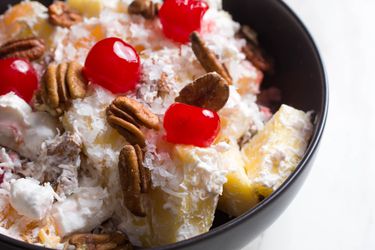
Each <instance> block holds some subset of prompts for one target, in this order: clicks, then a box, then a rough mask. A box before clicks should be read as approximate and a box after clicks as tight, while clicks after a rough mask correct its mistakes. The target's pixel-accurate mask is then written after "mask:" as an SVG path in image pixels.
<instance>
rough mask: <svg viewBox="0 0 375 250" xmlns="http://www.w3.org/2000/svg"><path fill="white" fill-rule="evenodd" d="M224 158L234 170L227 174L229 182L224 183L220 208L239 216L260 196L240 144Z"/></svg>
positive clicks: (225, 154) (254, 203)
mask: <svg viewBox="0 0 375 250" xmlns="http://www.w3.org/2000/svg"><path fill="white" fill-rule="evenodd" d="M223 159H225V164H226V166H227V168H228V169H230V168H231V170H232V171H231V172H229V174H228V175H227V182H226V183H225V184H224V188H223V194H222V196H220V200H219V204H218V208H219V209H220V210H222V211H223V212H226V213H227V214H230V215H232V216H239V215H241V214H242V213H244V212H246V211H247V210H248V209H249V207H253V206H255V205H256V204H257V203H258V202H259V198H258V196H257V195H256V193H255V190H254V187H253V186H252V183H251V181H250V179H249V177H248V176H247V174H246V171H245V162H244V160H243V159H242V155H241V152H240V150H239V149H238V146H237V148H236V147H232V148H231V150H230V151H228V152H226V153H224V155H223Z"/></svg>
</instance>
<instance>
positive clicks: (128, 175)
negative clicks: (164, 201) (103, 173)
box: [118, 145, 151, 217]
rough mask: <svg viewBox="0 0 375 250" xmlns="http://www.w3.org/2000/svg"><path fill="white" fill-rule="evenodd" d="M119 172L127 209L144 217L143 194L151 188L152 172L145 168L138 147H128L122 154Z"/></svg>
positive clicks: (125, 147)
mask: <svg viewBox="0 0 375 250" xmlns="http://www.w3.org/2000/svg"><path fill="white" fill-rule="evenodd" d="M118 167H119V172H120V181H121V187H122V191H123V194H124V202H125V205H126V207H127V208H128V209H129V211H131V212H132V213H133V214H134V215H136V216H140V217H144V216H146V212H145V209H144V206H143V203H142V196H141V194H142V193H147V192H148V190H149V188H150V185H151V184H150V183H151V176H150V170H149V169H147V168H145V167H144V166H143V153H142V150H141V148H140V147H139V146H138V145H135V146H132V145H126V146H124V148H123V149H122V150H121V152H120V157H119V163H118Z"/></svg>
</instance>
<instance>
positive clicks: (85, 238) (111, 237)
mask: <svg viewBox="0 0 375 250" xmlns="http://www.w3.org/2000/svg"><path fill="white" fill-rule="evenodd" d="M69 243H70V244H72V245H74V246H75V247H76V249H77V250H120V249H121V250H132V249H133V247H132V245H131V243H130V241H129V239H128V237H127V236H126V235H125V234H123V233H121V232H115V233H111V234H74V235H72V236H71V237H70V238H69Z"/></svg>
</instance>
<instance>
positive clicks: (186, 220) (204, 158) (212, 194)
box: [150, 145, 226, 246]
mask: <svg viewBox="0 0 375 250" xmlns="http://www.w3.org/2000/svg"><path fill="white" fill-rule="evenodd" d="M214 147H217V148H220V146H214ZM217 148H205V149H203V148H196V147H191V146H181V145H177V146H176V147H175V148H174V150H173V152H172V156H173V161H174V163H175V166H176V172H175V173H176V176H175V178H177V179H180V180H181V183H180V184H179V185H178V186H176V187H178V188H177V189H175V188H174V187H168V188H171V189H172V190H171V192H168V191H165V190H166V188H165V187H164V188H156V189H153V190H152V192H151V194H150V200H151V202H150V204H151V210H152V211H151V221H152V224H151V227H152V232H153V235H152V240H151V245H150V246H160V245H165V244H168V243H174V242H177V241H180V240H184V239H187V238H191V237H193V236H196V235H199V234H202V233H205V232H207V231H208V230H209V229H210V227H211V226H212V222H213V219H214V214H215V209H216V206H217V202H218V199H219V194H220V193H221V191H222V186H223V183H224V182H225V175H226V171H225V170H221V165H220V164H221V163H220V161H221V158H220V156H218V153H217V151H218V150H219V151H220V149H217Z"/></svg>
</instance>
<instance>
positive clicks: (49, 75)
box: [36, 62, 87, 116]
mask: <svg viewBox="0 0 375 250" xmlns="http://www.w3.org/2000/svg"><path fill="white" fill-rule="evenodd" d="M86 86H87V81H86V80H85V79H84V78H83V76H82V66H81V65H79V64H77V63H76V62H69V63H61V64H59V65H56V64H54V63H51V64H50V65H48V67H47V70H46V72H45V73H44V75H43V78H42V85H41V91H40V95H41V97H42V98H41V99H42V102H43V103H41V104H38V105H37V106H36V108H37V109H39V110H44V111H47V112H49V113H51V114H52V115H54V116H60V115H61V114H63V112H64V111H65V110H67V109H68V107H69V105H70V102H71V100H74V99H78V98H83V97H85V95H86Z"/></svg>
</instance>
